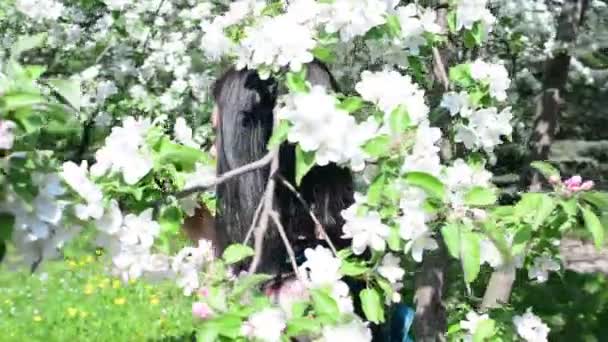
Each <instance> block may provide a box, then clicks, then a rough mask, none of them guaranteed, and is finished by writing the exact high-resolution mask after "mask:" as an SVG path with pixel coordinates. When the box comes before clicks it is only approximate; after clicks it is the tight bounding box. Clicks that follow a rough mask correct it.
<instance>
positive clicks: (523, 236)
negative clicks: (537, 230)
mask: <svg viewBox="0 0 608 342" xmlns="http://www.w3.org/2000/svg"><path fill="white" fill-rule="evenodd" d="M530 239H532V229H530V227H529V226H528V225H522V226H520V227H519V228H518V229H517V231H516V232H515V235H514V236H513V244H512V246H511V254H512V255H514V256H515V255H520V254H522V253H523V252H524V250H525V249H526V246H527V245H528V242H530Z"/></svg>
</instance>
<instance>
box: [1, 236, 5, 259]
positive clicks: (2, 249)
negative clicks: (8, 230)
mask: <svg viewBox="0 0 608 342" xmlns="http://www.w3.org/2000/svg"><path fill="white" fill-rule="evenodd" d="M5 255H6V242H4V241H2V240H0V262H2V259H4V256H5Z"/></svg>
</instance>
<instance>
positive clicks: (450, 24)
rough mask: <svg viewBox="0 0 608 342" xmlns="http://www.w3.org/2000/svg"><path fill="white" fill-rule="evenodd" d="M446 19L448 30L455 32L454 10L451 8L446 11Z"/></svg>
mask: <svg viewBox="0 0 608 342" xmlns="http://www.w3.org/2000/svg"><path fill="white" fill-rule="evenodd" d="M447 21H448V29H449V30H450V32H452V33H453V32H456V11H454V10H452V11H450V12H448V15H447Z"/></svg>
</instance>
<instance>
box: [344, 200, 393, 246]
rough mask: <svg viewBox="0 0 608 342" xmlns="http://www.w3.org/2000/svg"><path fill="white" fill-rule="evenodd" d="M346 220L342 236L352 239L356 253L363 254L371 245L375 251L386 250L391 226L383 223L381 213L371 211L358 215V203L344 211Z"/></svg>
mask: <svg viewBox="0 0 608 342" xmlns="http://www.w3.org/2000/svg"><path fill="white" fill-rule="evenodd" d="M342 217H343V218H344V220H345V221H346V223H345V224H344V226H343V227H342V231H343V232H344V234H343V235H342V238H345V239H352V249H353V252H354V253H355V254H356V255H360V254H363V252H365V250H366V249H367V248H368V247H370V248H371V249H372V250H374V251H380V252H381V251H384V249H385V248H386V239H387V238H388V235H389V232H390V230H389V227H388V226H387V225H385V224H384V223H382V221H381V218H380V214H379V213H377V212H375V211H370V212H368V213H366V214H364V215H361V216H360V215H357V205H354V206H351V207H349V208H348V209H345V210H343V211H342Z"/></svg>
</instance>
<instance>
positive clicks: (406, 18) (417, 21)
mask: <svg viewBox="0 0 608 342" xmlns="http://www.w3.org/2000/svg"><path fill="white" fill-rule="evenodd" d="M397 15H398V17H399V23H400V26H401V38H402V40H401V41H399V42H398V43H399V44H403V46H405V47H406V48H407V49H409V51H410V52H411V53H412V54H414V55H418V54H419V52H420V46H423V45H425V44H426V37H425V36H424V33H425V32H428V33H440V32H441V27H440V26H439V25H438V24H437V23H436V20H437V13H435V11H433V10H431V9H425V8H423V7H420V6H417V5H416V4H413V3H411V4H408V5H407V6H403V7H398V8H397Z"/></svg>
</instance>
